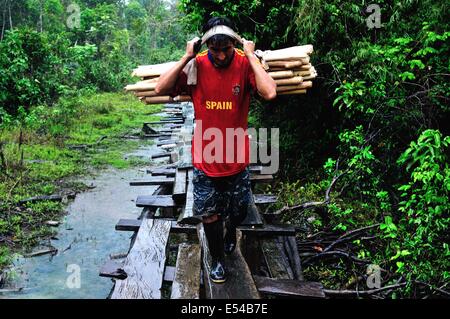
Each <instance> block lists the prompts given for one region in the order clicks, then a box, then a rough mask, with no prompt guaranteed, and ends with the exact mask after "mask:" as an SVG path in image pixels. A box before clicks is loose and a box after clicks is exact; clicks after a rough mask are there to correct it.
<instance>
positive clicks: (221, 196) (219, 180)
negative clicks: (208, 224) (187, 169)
mask: <svg viewBox="0 0 450 319" xmlns="http://www.w3.org/2000/svg"><path fill="white" fill-rule="evenodd" d="M193 184H194V215H195V216H199V217H200V216H204V217H206V216H211V215H213V214H220V215H221V216H222V218H225V219H228V218H229V217H231V218H232V219H235V220H236V221H237V222H238V223H239V222H241V221H242V220H244V219H245V217H246V216H247V209H248V205H249V204H250V200H251V197H250V196H251V184H250V173H249V170H248V168H246V169H245V170H243V171H242V172H240V173H238V174H235V175H231V176H225V177H209V176H207V175H206V174H205V173H204V172H202V171H201V170H199V169H197V168H195V167H194V179H193Z"/></svg>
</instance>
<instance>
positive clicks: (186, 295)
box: [170, 243, 201, 299]
mask: <svg viewBox="0 0 450 319" xmlns="http://www.w3.org/2000/svg"><path fill="white" fill-rule="evenodd" d="M175 269H176V270H175V278H174V280H173V283H172V292H171V295H170V299H199V298H200V270H201V250H200V245H198V244H186V243H182V244H180V246H179V247H178V256H177V264H176V267H175Z"/></svg>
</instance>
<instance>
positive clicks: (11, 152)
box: [0, 93, 161, 269]
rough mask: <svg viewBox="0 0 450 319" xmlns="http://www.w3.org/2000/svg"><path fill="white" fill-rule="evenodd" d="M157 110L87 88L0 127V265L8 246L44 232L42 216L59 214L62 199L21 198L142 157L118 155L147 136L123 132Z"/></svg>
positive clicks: (29, 243) (19, 246) (72, 185)
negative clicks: (129, 137)
mask: <svg viewBox="0 0 450 319" xmlns="http://www.w3.org/2000/svg"><path fill="white" fill-rule="evenodd" d="M160 110H161V107H155V106H152V107H151V108H149V106H147V105H144V104H143V103H141V102H140V101H138V100H137V99H136V98H135V97H133V96H131V95H125V94H121V93H102V94H90V95H85V96H80V97H71V98H62V99H60V101H59V102H58V103H57V104H56V105H54V106H37V107H35V108H33V109H32V110H31V111H30V114H29V116H28V118H27V119H26V120H25V121H22V123H26V124H19V123H17V125H15V126H13V125H10V126H9V127H1V126H0V155H1V156H2V159H1V161H0V269H2V268H3V267H6V266H7V265H8V264H9V262H10V259H11V256H12V254H13V253H14V252H17V251H22V250H28V249H30V248H31V247H33V246H34V245H36V244H37V243H38V242H39V241H40V240H41V239H43V238H46V237H48V236H51V235H52V231H53V230H52V229H51V228H50V227H49V226H46V225H45V222H46V221H48V220H52V219H59V218H60V217H61V215H62V210H63V205H62V204H61V203H55V202H52V201H42V202H39V203H34V204H27V205H19V201H20V200H23V199H25V198H28V197H32V196H38V195H50V194H54V193H58V192H60V191H62V190H64V189H71V190H81V189H83V188H84V187H85V186H84V185H80V184H79V183H76V182H69V178H68V177H71V176H79V175H83V174H87V173H91V172H93V171H96V170H99V169H102V168H106V167H114V168H117V169H124V168H129V167H131V166H138V165H143V164H148V162H143V161H142V160H140V159H137V158H128V159H125V158H124V154H125V153H127V152H129V151H131V150H134V149H136V148H138V147H139V146H142V145H145V144H147V143H150V142H147V141H136V140H127V139H124V138H122V137H123V136H125V135H131V134H133V133H137V132H139V131H140V128H141V127H142V123H143V122H149V121H153V120H157V116H154V115H152V113H157V112H159V111H160Z"/></svg>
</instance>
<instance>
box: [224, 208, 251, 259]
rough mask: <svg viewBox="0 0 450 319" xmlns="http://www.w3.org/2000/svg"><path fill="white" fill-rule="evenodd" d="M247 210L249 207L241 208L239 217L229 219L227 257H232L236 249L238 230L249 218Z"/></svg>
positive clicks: (226, 243)
mask: <svg viewBox="0 0 450 319" xmlns="http://www.w3.org/2000/svg"><path fill="white" fill-rule="evenodd" d="M247 209H248V208H247V206H243V207H241V208H240V210H239V213H238V214H237V215H235V216H230V217H228V218H227V220H226V222H225V228H226V234H225V239H224V241H225V242H224V251H225V254H227V255H231V254H232V253H233V251H234V249H235V248H236V228H237V227H238V226H239V225H240V224H241V223H242V222H243V221H244V220H245V218H246V217H247Z"/></svg>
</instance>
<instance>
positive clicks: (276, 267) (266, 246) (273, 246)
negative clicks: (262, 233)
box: [261, 239, 294, 279]
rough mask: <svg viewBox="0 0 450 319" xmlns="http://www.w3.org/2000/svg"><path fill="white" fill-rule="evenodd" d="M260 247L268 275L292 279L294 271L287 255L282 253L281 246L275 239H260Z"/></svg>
mask: <svg viewBox="0 0 450 319" xmlns="http://www.w3.org/2000/svg"><path fill="white" fill-rule="evenodd" d="M261 249H262V252H263V255H264V259H265V261H266V265H267V269H268V271H269V274H270V277H272V278H277V279H294V273H293V271H292V268H291V266H290V265H289V261H288V259H287V256H286V255H285V254H284V251H283V246H282V245H280V243H279V242H278V240H277V239H275V240H273V239H271V240H262V241H261Z"/></svg>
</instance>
